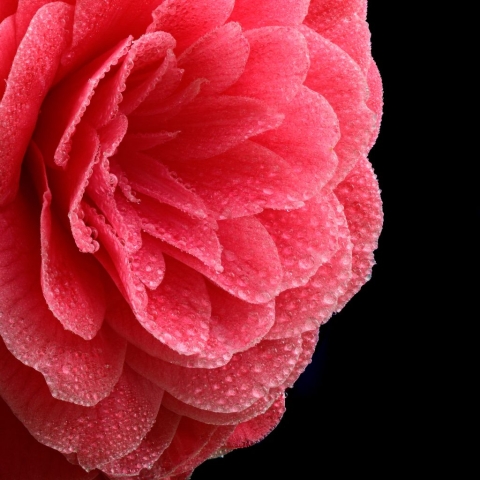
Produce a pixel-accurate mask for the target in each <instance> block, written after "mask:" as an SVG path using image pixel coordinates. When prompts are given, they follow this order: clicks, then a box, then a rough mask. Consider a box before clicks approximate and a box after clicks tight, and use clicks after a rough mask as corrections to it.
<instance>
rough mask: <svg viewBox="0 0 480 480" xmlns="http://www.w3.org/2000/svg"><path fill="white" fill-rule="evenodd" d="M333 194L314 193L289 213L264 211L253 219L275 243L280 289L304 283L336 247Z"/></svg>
mask: <svg viewBox="0 0 480 480" xmlns="http://www.w3.org/2000/svg"><path fill="white" fill-rule="evenodd" d="M336 206H337V202H334V199H333V195H330V196H326V197H322V196H320V195H319V196H316V197H314V198H312V199H310V200H309V201H307V203H306V205H305V206H304V207H302V208H299V209H297V210H292V211H289V212H286V211H283V210H264V211H263V212H262V213H261V214H259V215H258V217H257V218H259V220H260V221H261V222H262V224H263V226H264V227H265V228H266V229H267V231H268V233H269V234H270V236H271V237H272V238H273V241H274V242H275V245H276V246H277V250H278V255H279V257H280V261H281V262H282V269H283V280H282V290H287V289H290V288H294V287H299V286H301V285H305V284H306V283H307V282H308V280H309V279H310V277H312V276H313V275H314V274H315V272H316V271H317V270H318V268H319V266H320V265H322V264H324V263H325V262H327V261H328V260H329V259H330V257H331V256H332V255H333V254H334V252H335V250H336V249H337V235H338V225H337V212H336V211H335V207H336Z"/></svg>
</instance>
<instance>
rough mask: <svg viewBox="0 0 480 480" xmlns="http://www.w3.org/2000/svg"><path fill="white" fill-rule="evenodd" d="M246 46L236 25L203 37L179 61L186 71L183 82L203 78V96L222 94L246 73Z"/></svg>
mask: <svg viewBox="0 0 480 480" xmlns="http://www.w3.org/2000/svg"><path fill="white" fill-rule="evenodd" d="M249 50H250V49H249V42H248V41H247V39H246V38H245V36H244V35H243V34H242V29H241V27H240V25H239V24H238V23H228V24H226V25H223V26H221V27H218V28H217V29H215V30H213V31H212V32H210V33H208V34H207V35H204V36H203V37H202V38H200V39H199V40H198V41H197V42H195V43H194V44H193V45H192V46H191V47H189V48H188V49H187V50H185V52H183V54H182V55H181V56H180V57H179V59H178V66H179V67H180V68H183V69H184V70H185V73H184V75H183V80H182V81H183V82H184V83H185V84H188V83H190V82H191V81H193V80H196V79H197V78H205V79H207V80H208V83H207V84H206V85H205V86H204V87H203V88H202V93H203V94H204V95H211V94H217V93H222V92H223V91H225V90H226V89H227V88H228V87H230V86H231V85H233V84H234V83H235V82H236V81H237V80H238V78H239V77H240V75H241V74H242V73H243V70H244V69H245V64H246V63H247V58H248V54H249Z"/></svg>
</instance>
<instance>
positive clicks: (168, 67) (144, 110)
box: [133, 51, 184, 115]
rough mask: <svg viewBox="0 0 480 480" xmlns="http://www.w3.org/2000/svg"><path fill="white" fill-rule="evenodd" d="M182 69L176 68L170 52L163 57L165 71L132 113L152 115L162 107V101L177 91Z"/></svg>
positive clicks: (175, 60) (173, 57)
mask: <svg viewBox="0 0 480 480" xmlns="http://www.w3.org/2000/svg"><path fill="white" fill-rule="evenodd" d="M183 73H184V72H183V70H181V69H179V68H177V59H176V57H175V55H174V54H173V53H172V52H170V51H169V52H167V55H166V57H165V73H164V74H163V76H162V78H161V79H160V80H159V82H158V83H157V84H156V85H155V88H154V89H153V90H152V91H151V92H150V93H149V94H148V96H147V98H146V99H145V101H144V102H143V103H142V104H141V105H139V106H138V108H137V109H136V110H135V111H134V112H133V115H153V114H154V113H156V111H157V109H160V111H161V110H162V109H163V102H165V100H166V99H168V98H169V97H170V96H171V95H172V94H173V93H174V92H175V91H177V89H178V87H179V85H180V83H181V81H182V77H183Z"/></svg>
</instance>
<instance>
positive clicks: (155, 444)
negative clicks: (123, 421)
mask: <svg viewBox="0 0 480 480" xmlns="http://www.w3.org/2000/svg"><path fill="white" fill-rule="evenodd" d="M180 420H181V416H180V415H177V414H176V413H173V412H171V411H170V410H167V409H166V408H163V407H161V408H160V411H159V412H158V415H157V419H156V421H155V425H154V426H153V427H152V429H151V430H150V431H149V432H148V433H147V435H146V437H145V438H144V439H143V441H142V443H141V444H140V445H139V446H138V448H137V449H136V450H134V451H133V452H131V453H129V454H128V455H126V456H125V457H122V458H120V459H118V460H115V461H113V462H110V463H107V464H106V465H103V466H102V471H103V472H105V473H107V474H110V475H115V476H120V475H128V476H133V475H138V474H139V473H140V471H141V470H142V469H144V468H145V469H150V468H152V466H153V464H154V463H155V462H156V461H157V460H158V459H159V458H160V456H161V455H162V453H163V452H164V451H165V449H166V448H167V447H168V446H169V445H170V443H171V442H172V440H173V438H174V436H175V434H176V432H177V428H178V425H179V423H180Z"/></svg>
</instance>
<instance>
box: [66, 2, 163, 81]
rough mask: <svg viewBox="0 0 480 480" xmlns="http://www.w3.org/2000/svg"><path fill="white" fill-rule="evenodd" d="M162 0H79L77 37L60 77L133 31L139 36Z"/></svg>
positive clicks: (74, 26) (76, 14) (75, 25)
mask: <svg viewBox="0 0 480 480" xmlns="http://www.w3.org/2000/svg"><path fill="white" fill-rule="evenodd" d="M157 5H158V0H136V2H135V8H132V3H131V1H130V0H105V1H102V2H92V1H91V0H76V4H75V17H74V24H73V41H72V45H71V46H70V49H69V51H68V52H67V53H65V55H64V56H63V58H62V66H63V68H62V70H61V73H60V75H59V77H63V76H65V75H66V73H67V72H70V71H72V70H74V69H75V68H76V67H78V66H79V65H80V64H82V63H85V62H88V61H89V60H91V59H92V58H95V57H97V56H99V55H100V54H101V53H103V52H105V51H107V50H108V49H109V48H112V47H113V46H114V45H116V44H117V43H118V42H119V41H120V40H122V39H124V38H127V37H128V36H129V35H131V36H132V37H133V38H138V37H139V36H140V35H141V34H142V33H144V32H145V29H146V28H147V26H148V25H149V23H150V22H151V20H152V11H153V10H154V9H155V7H156V6H157Z"/></svg>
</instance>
